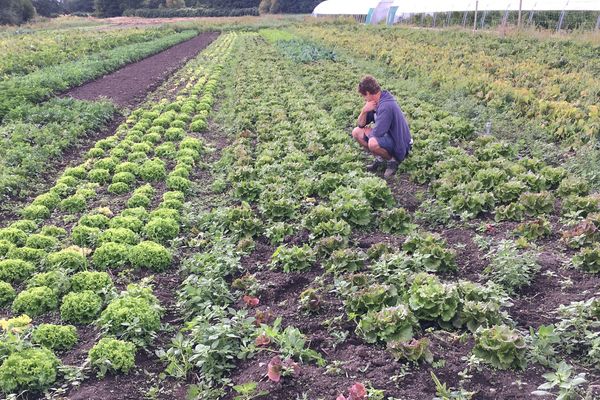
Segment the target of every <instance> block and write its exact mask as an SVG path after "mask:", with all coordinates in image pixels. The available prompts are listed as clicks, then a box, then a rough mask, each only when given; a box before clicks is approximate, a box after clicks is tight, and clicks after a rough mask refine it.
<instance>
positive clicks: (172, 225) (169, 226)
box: [144, 218, 179, 243]
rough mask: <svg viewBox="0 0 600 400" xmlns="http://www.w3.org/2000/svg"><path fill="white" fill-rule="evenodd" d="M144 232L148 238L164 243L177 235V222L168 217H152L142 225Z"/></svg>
mask: <svg viewBox="0 0 600 400" xmlns="http://www.w3.org/2000/svg"><path fill="white" fill-rule="evenodd" d="M144 234H145V235H146V238H147V239H149V240H152V241H154V242H158V243H164V242H166V241H168V240H172V239H175V238H176V237H177V235H179V224H178V223H177V221H175V220H173V219H169V218H152V219H151V220H150V221H149V222H148V223H147V224H146V226H145V227H144Z"/></svg>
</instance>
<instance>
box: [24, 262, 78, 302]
mask: <svg viewBox="0 0 600 400" xmlns="http://www.w3.org/2000/svg"><path fill="white" fill-rule="evenodd" d="M41 286H45V287H49V288H50V289H52V290H54V293H56V294H57V296H61V295H63V294H65V293H66V292H68V291H69V288H70V287H71V282H70V280H69V277H68V275H67V274H66V273H65V271H63V270H59V269H57V270H54V271H48V272H38V273H37V274H35V275H33V276H32V277H31V278H30V279H29V280H28V281H27V287H28V288H33V287H41Z"/></svg>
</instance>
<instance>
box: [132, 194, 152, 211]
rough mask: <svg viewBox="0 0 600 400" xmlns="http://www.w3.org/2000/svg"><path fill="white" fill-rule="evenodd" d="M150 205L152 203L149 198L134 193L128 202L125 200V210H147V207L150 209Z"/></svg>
mask: <svg viewBox="0 0 600 400" xmlns="http://www.w3.org/2000/svg"><path fill="white" fill-rule="evenodd" d="M151 203H152V201H151V200H150V198H149V197H148V196H145V195H143V194H140V193H135V194H133V196H131V197H130V198H129V200H127V208H137V207H143V208H148V207H150V204H151Z"/></svg>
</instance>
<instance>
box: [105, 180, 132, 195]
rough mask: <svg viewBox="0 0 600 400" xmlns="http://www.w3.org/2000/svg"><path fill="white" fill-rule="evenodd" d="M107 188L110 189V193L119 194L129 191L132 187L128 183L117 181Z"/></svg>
mask: <svg viewBox="0 0 600 400" xmlns="http://www.w3.org/2000/svg"><path fill="white" fill-rule="evenodd" d="M106 190H108V192H109V193H112V194H116V195H119V194H125V193H128V192H129V191H130V190H131V189H130V187H129V185H128V184H126V183H123V182H117V183H111V184H110V185H108V188H106Z"/></svg>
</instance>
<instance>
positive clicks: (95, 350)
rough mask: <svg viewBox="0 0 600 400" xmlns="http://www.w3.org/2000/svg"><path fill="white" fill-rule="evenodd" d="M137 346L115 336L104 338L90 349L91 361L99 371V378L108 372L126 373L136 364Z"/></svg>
mask: <svg viewBox="0 0 600 400" xmlns="http://www.w3.org/2000/svg"><path fill="white" fill-rule="evenodd" d="M135 352H136V348H135V345H134V344H133V343H130V342H126V341H123V340H118V339H113V338H102V339H100V341H99V342H98V343H97V344H96V345H95V346H94V347H92V348H91V349H90V352H89V358H90V363H91V365H92V367H94V369H96V370H97V371H98V378H103V377H104V376H105V375H106V373H107V372H111V373H119V372H121V373H124V374H126V373H127V372H129V370H131V368H133V367H134V366H135Z"/></svg>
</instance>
